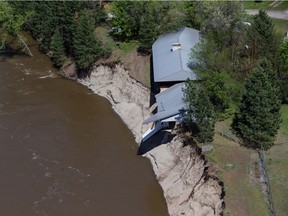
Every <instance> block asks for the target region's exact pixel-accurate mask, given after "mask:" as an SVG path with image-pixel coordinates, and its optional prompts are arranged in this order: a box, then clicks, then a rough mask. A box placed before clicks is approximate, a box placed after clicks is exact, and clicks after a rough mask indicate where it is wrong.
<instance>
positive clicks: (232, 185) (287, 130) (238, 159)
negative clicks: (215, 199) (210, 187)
mask: <svg viewBox="0 0 288 216" xmlns="http://www.w3.org/2000/svg"><path fill="white" fill-rule="evenodd" d="M281 115H282V122H281V125H280V129H279V131H278V135H277V139H276V142H275V146H273V147H272V148H271V149H270V150H269V151H267V152H266V153H265V161H266V165H267V168H268V174H269V179H270V184H271V191H272V197H273V201H274V207H275V211H276V213H277V215H288V205H287V202H286V200H287V194H288V180H287V179H288V157H287V155H288V105H283V106H282V108H281ZM230 125H231V119H228V120H225V121H222V122H217V123H216V127H215V132H216V134H215V136H214V141H213V143H212V144H213V146H214V149H213V151H212V152H207V153H206V155H207V157H208V159H209V160H210V161H211V162H212V163H214V164H216V165H217V167H219V171H218V172H217V173H216V175H217V176H218V177H219V178H220V179H221V180H222V181H223V182H224V185H225V192H226V196H225V202H226V210H225V214H224V215H227V216H228V215H229V216H230V215H261V216H262V215H267V216H268V215H269V211H268V207H267V199H266V197H265V196H264V193H263V192H262V189H261V186H260V184H259V177H260V176H259V170H258V155H257V153H256V152H255V151H253V150H249V149H246V148H243V147H241V146H240V145H239V144H238V143H237V142H238V141H237V138H236V137H235V135H234V134H232V133H231V131H230V130H229V128H230ZM230 138H233V140H235V141H233V140H232V139H230Z"/></svg>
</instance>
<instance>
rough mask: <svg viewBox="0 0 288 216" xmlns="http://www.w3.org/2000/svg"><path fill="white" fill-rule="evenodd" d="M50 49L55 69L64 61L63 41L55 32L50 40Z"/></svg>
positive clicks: (58, 33)
mask: <svg viewBox="0 0 288 216" xmlns="http://www.w3.org/2000/svg"><path fill="white" fill-rule="evenodd" d="M50 49H51V51H52V60H53V62H54V64H55V66H56V67H61V66H62V65H63V63H64V60H65V48H64V40H63V38H62V36H61V34H60V31H59V30H57V31H56V32H55V34H54V36H53V37H52V39H51V43H50Z"/></svg>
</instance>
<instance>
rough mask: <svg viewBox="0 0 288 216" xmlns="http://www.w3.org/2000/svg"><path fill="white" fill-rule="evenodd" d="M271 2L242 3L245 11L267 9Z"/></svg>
mask: <svg viewBox="0 0 288 216" xmlns="http://www.w3.org/2000/svg"><path fill="white" fill-rule="evenodd" d="M272 2H273V1H262V2H255V1H244V2H243V3H244V8H245V9H263V10H265V9H267V8H269V5H270V4H271V3H272Z"/></svg>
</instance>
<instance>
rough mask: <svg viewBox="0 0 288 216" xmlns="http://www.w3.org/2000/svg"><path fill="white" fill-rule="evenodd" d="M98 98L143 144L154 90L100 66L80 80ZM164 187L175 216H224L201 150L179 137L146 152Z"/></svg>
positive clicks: (220, 191) (218, 190) (217, 183)
mask: <svg viewBox="0 0 288 216" xmlns="http://www.w3.org/2000/svg"><path fill="white" fill-rule="evenodd" d="M79 82H80V83H82V84H84V85H86V86H87V87H89V88H90V89H91V90H92V91H94V92H95V93H96V94H98V95H101V96H103V97H106V98H107V99H108V100H109V101H110V102H111V104H112V107H113V109H114V110H115V111H116V112H117V113H118V114H119V116H120V117H121V118H122V119H123V121H124V122H125V124H126V125H127V126H128V127H129V129H130V130H131V131H132V133H133V134H134V136H135V139H136V142H137V143H140V141H141V137H142V134H143V133H144V132H145V131H146V130H147V129H148V128H149V126H151V125H148V126H147V125H142V122H143V120H144V119H145V118H147V117H148V116H149V115H150V114H151V111H152V110H151V108H150V102H149V100H150V90H149V89H148V88H146V87H144V86H143V85H142V84H140V83H139V82H137V81H136V80H134V79H132V78H131V77H130V76H129V73H128V71H125V70H124V69H123V67H122V66H121V65H119V64H116V65H113V66H111V65H108V66H107V65H106V66H105V65H98V66H94V67H93V68H92V71H91V74H90V77H87V78H85V79H81V80H79ZM144 156H146V157H148V158H149V159H150V161H151V163H152V165H153V169H154V172H155V174H156V177H157V179H158V181H159V183H160V185H161V186H162V189H163V192H164V196H165V198H166V202H167V206H168V211H169V214H170V215H171V216H178V215H179V216H180V215H181V216H183V215H186V216H193V215H195V216H201V215H207V216H208V215H222V213H223V207H224V201H223V194H224V193H223V187H222V185H221V182H220V181H218V180H217V178H215V177H213V176H210V175H208V173H207V168H208V166H207V161H206V160H205V157H204V156H203V155H202V154H201V150H200V149H199V148H197V147H191V146H190V145H186V146H183V140H182V138H180V136H178V135H177V134H176V136H175V137H174V138H173V139H172V140H171V141H170V142H168V143H166V142H165V144H162V145H158V146H157V147H155V148H152V150H150V151H148V152H146V153H145V154H144Z"/></svg>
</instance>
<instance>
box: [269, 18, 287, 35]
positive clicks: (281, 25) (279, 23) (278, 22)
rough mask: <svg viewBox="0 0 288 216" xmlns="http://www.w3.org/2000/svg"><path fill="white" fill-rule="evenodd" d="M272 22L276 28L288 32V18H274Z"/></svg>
mask: <svg viewBox="0 0 288 216" xmlns="http://www.w3.org/2000/svg"><path fill="white" fill-rule="evenodd" d="M272 22H273V23H274V25H275V28H276V30H278V31H279V32H280V33H285V32H288V20H282V19H273V18H272Z"/></svg>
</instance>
